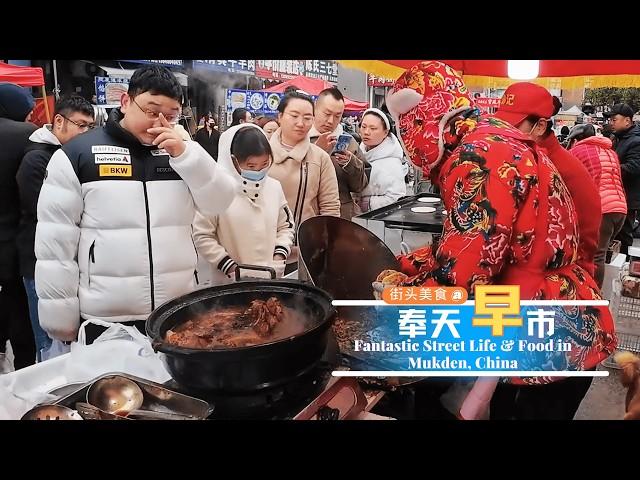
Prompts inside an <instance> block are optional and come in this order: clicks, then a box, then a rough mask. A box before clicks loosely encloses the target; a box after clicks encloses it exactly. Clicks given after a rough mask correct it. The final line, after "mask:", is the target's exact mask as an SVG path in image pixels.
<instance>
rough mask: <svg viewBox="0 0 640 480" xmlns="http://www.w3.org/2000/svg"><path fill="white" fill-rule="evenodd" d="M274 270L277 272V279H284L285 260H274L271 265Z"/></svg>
mask: <svg viewBox="0 0 640 480" xmlns="http://www.w3.org/2000/svg"><path fill="white" fill-rule="evenodd" d="M271 266H272V267H273V269H274V270H275V271H276V278H282V277H283V276H284V269H285V267H286V262H285V260H275V259H274V260H273V263H272V264H271Z"/></svg>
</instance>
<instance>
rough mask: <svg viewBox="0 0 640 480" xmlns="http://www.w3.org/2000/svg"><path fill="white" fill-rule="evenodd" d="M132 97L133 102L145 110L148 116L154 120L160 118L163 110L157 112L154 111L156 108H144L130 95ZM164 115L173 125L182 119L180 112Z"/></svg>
mask: <svg viewBox="0 0 640 480" xmlns="http://www.w3.org/2000/svg"><path fill="white" fill-rule="evenodd" d="M130 98H131V101H132V102H133V103H135V104H136V105H137V106H138V108H139V109H140V110H142V112H144V114H145V115H146V116H147V118H148V119H149V120H154V121H155V120H158V119H159V118H160V113H161V112H156V111H154V110H145V109H144V108H142V107H141V106H140V104H139V103H138V102H136V100H135V99H134V98H133V97H130ZM163 115H164V118H165V119H166V120H167V122H169V123H170V124H171V125H175V124H177V123H178V121H179V120H180V114H176V115H165V114H164V113H163Z"/></svg>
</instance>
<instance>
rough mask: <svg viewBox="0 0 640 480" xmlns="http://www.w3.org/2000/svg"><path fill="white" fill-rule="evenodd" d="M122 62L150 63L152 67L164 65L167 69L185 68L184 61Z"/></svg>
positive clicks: (132, 61)
mask: <svg viewBox="0 0 640 480" xmlns="http://www.w3.org/2000/svg"><path fill="white" fill-rule="evenodd" d="M120 61H121V62H131V63H149V64H152V65H163V66H165V67H184V60H120Z"/></svg>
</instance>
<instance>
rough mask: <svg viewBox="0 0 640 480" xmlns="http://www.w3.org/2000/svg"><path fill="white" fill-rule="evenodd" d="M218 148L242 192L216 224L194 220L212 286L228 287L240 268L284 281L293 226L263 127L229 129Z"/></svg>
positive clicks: (223, 164)
mask: <svg viewBox="0 0 640 480" xmlns="http://www.w3.org/2000/svg"><path fill="white" fill-rule="evenodd" d="M219 147H220V148H219V152H218V155H219V156H218V164H219V165H220V166H221V167H223V168H225V169H227V170H228V171H230V172H232V174H235V175H234V177H235V178H236V180H237V181H238V183H239V184H240V187H241V188H240V193H239V194H238V195H236V197H235V198H234V200H233V202H232V203H231V206H229V208H228V209H227V210H225V211H224V213H222V214H220V215H218V216H217V217H215V218H214V219H213V221H209V220H208V219H207V218H205V217H204V216H203V215H201V214H200V213H196V217H195V219H194V232H193V239H194V242H195V244H196V247H197V249H198V252H199V254H200V255H202V256H204V258H205V259H206V260H207V262H209V264H210V265H211V267H212V270H213V273H212V277H211V280H212V283H213V284H214V285H216V284H222V283H228V282H229V279H230V278H231V277H232V276H233V274H234V272H235V270H236V268H237V265H238V264H250V265H260V266H267V267H273V268H274V269H275V270H276V274H277V275H278V276H279V277H280V276H282V273H283V272H284V267H285V260H286V258H287V256H288V255H289V253H290V251H291V245H292V244H293V235H294V222H293V214H292V213H291V210H290V209H289V206H288V204H287V201H286V199H285V196H284V192H283V191H282V187H281V186H280V182H278V181H277V180H275V179H273V178H271V177H269V176H267V173H268V171H269V168H270V167H271V164H272V163H273V157H272V153H271V146H270V145H269V140H268V139H267V136H266V135H265V133H264V132H263V131H262V129H260V127H258V126H257V125H253V124H246V123H245V124H241V125H237V126H235V127H231V128H230V129H228V130H227V131H226V132H225V133H224V134H223V136H221V137H220V145H219ZM246 273H248V274H249V275H251V276H264V275H262V274H260V272H253V271H252V272H246Z"/></svg>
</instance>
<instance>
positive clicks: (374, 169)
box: [359, 108, 407, 212]
mask: <svg viewBox="0 0 640 480" xmlns="http://www.w3.org/2000/svg"><path fill="white" fill-rule="evenodd" d="M360 135H361V136H362V143H361V144H360V150H362V152H363V153H364V155H365V157H366V159H367V161H368V162H369V163H370V164H371V176H370V178H369V184H368V185H367V186H366V187H365V189H364V190H363V191H362V192H361V193H360V201H359V205H360V209H361V210H362V212H366V211H368V210H375V209H376V208H381V207H384V206H386V205H390V204H392V203H393V202H396V201H398V200H399V199H400V197H403V196H405V195H406V194H407V186H406V184H405V182H404V177H405V176H406V175H407V167H406V165H404V164H403V163H402V157H403V156H404V154H403V150H402V146H401V145H400V142H399V141H398V139H397V138H396V137H395V135H394V134H393V133H391V123H390V122H389V118H388V117H387V116H386V115H385V113H384V112H383V111H382V110H378V109H377V108H369V109H367V110H365V112H364V115H363V116H362V122H361V124H360Z"/></svg>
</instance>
